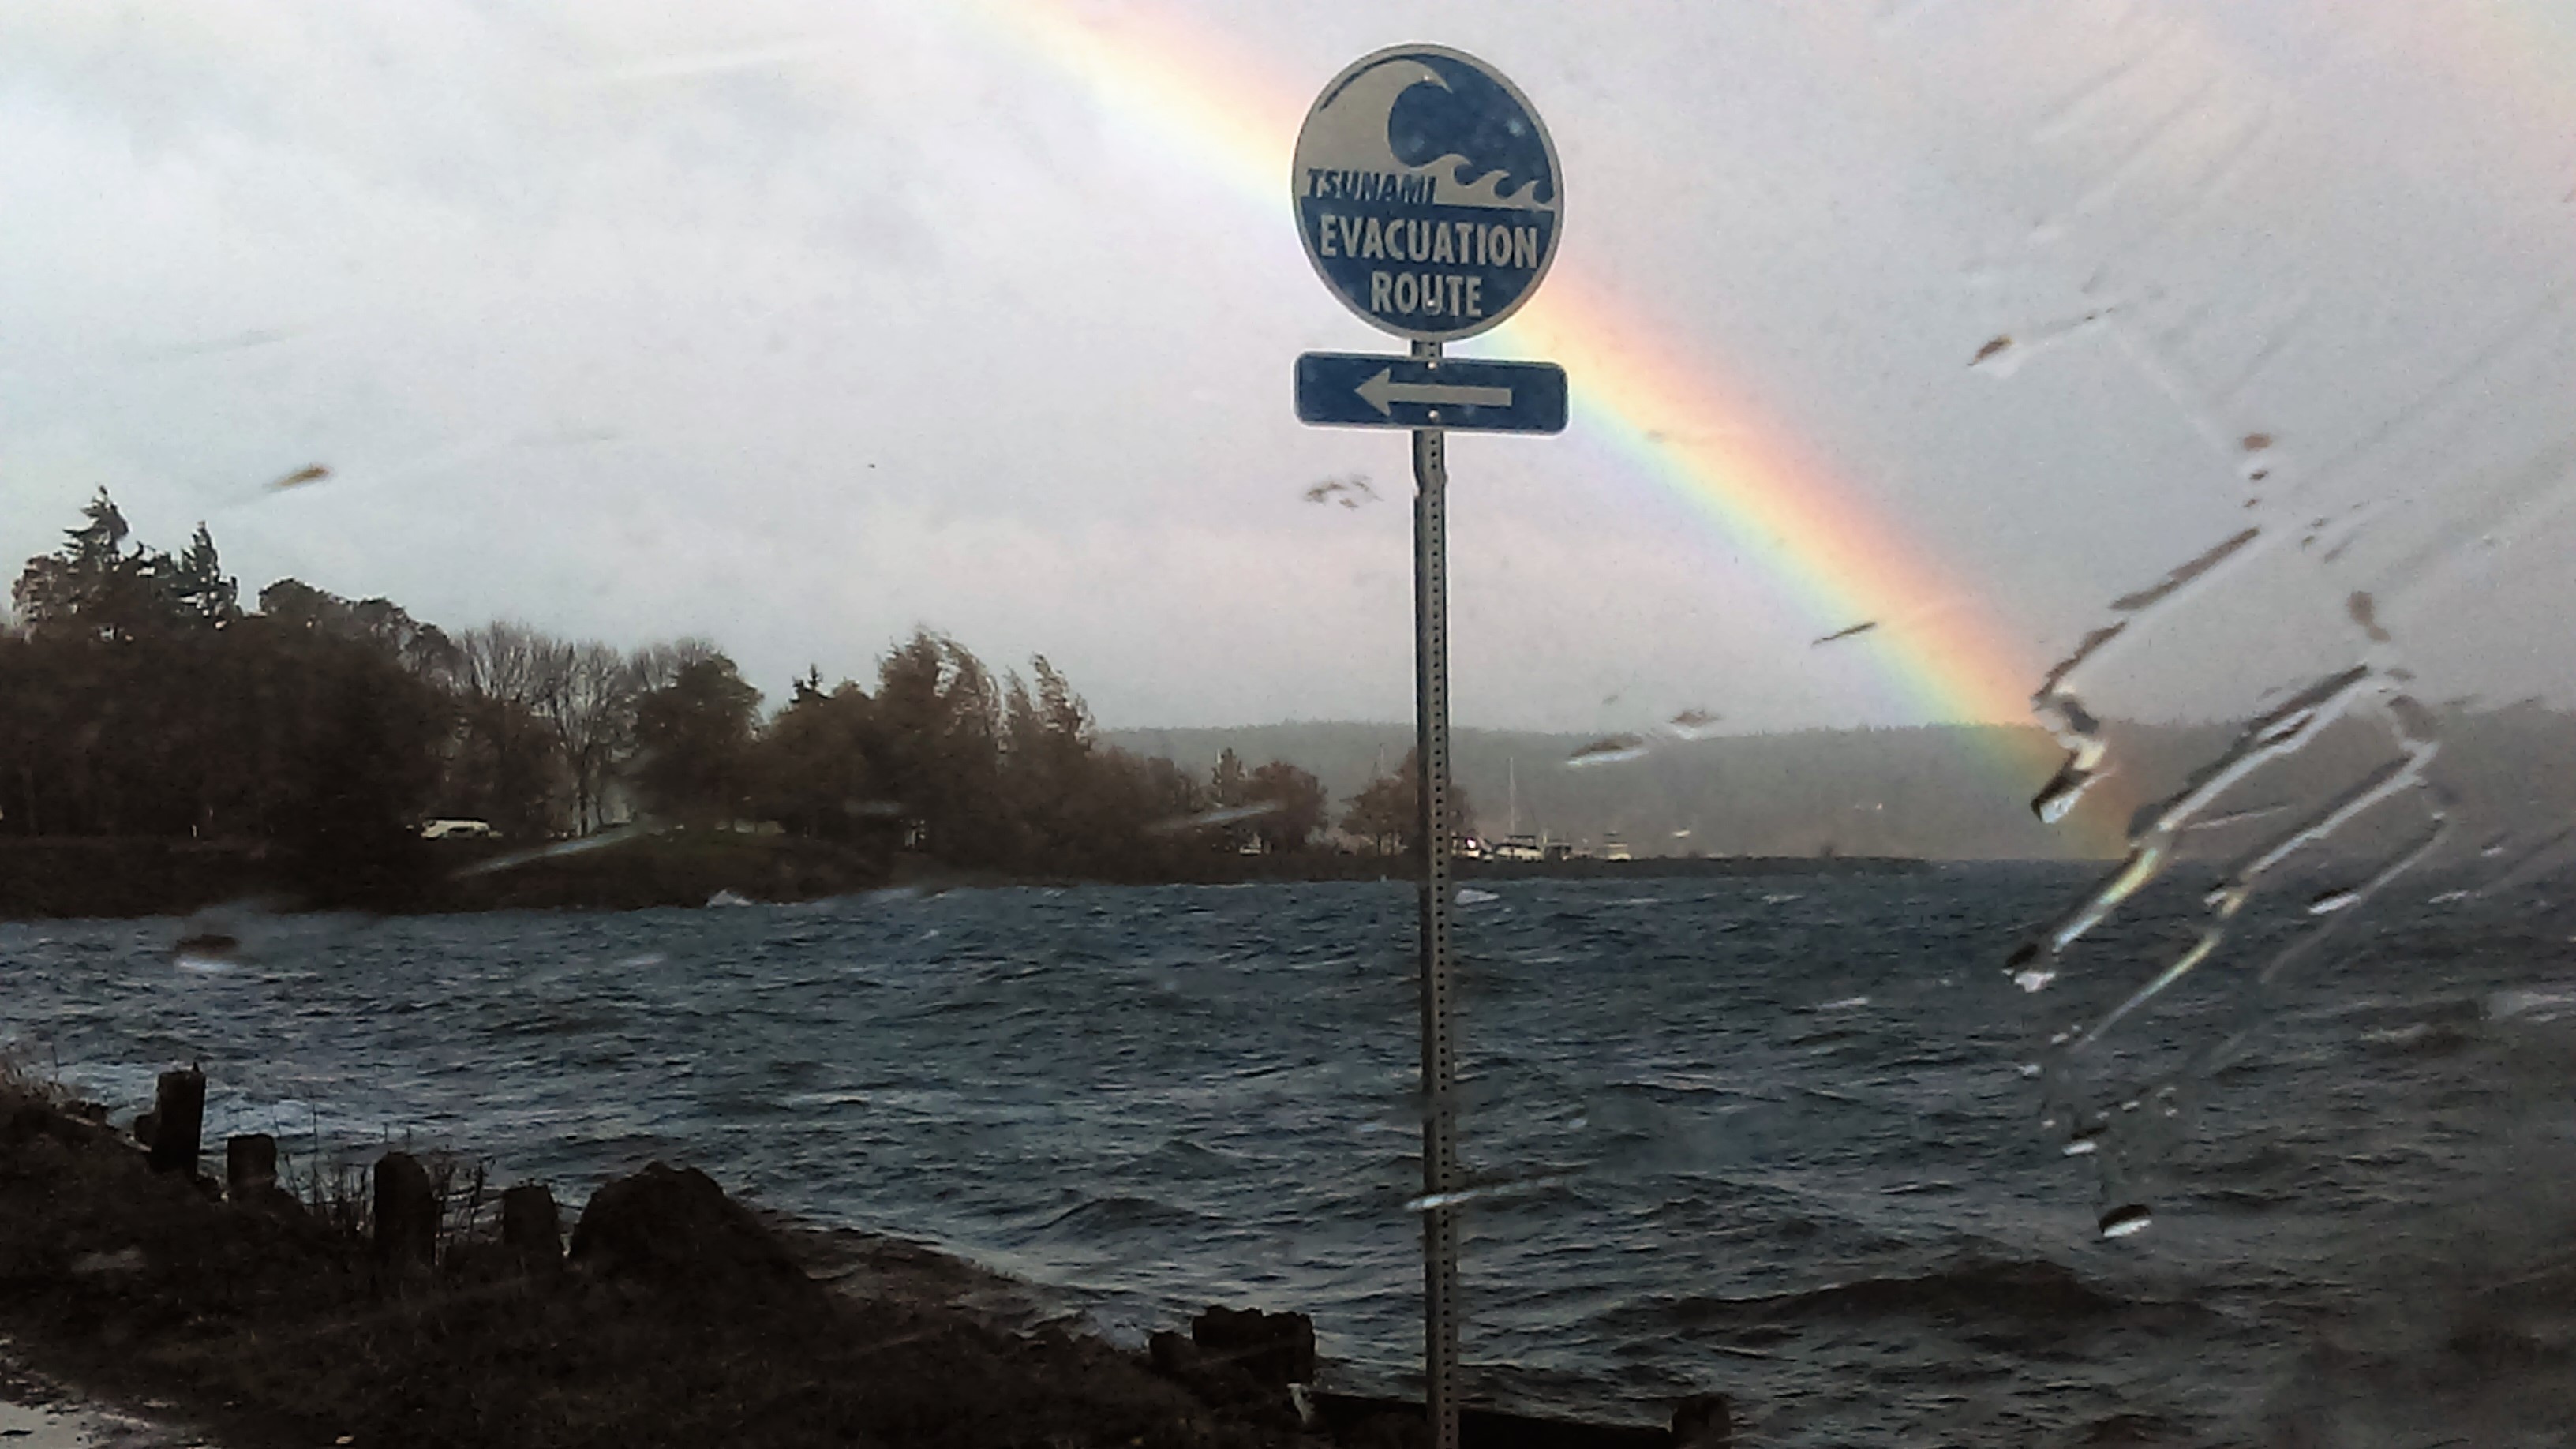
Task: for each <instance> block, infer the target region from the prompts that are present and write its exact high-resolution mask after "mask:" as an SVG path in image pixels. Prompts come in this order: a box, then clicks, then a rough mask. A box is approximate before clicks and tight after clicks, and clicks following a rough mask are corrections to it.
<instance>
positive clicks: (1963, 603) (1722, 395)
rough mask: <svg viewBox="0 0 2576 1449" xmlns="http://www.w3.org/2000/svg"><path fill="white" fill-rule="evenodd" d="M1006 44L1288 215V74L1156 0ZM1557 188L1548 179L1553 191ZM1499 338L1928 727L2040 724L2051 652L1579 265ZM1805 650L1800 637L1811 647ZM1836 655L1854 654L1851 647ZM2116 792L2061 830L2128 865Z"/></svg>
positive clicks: (2054, 758) (1008, 33) (1292, 119)
mask: <svg viewBox="0 0 2576 1449" xmlns="http://www.w3.org/2000/svg"><path fill="white" fill-rule="evenodd" d="M979 13H980V14H981V15H982V16H983V17H984V19H985V20H986V23H987V24H988V25H989V26H990V28H991V29H992V31H993V33H995V34H997V35H999V36H1000V37H1002V38H1003V39H1005V40H1007V41H1008V42H1010V43H1011V44H1013V45H1014V46H1015V47H1018V48H1020V49H1022V50H1023V51H1025V52H1026V53H1028V54H1030V55H1032V56H1034V57H1036V58H1038V59H1039V60H1041V61H1042V62H1043V63H1045V64H1046V65H1048V66H1049V67H1051V68H1053V69H1055V70H1057V71H1060V72H1061V73H1063V74H1065V75H1066V76H1068V77H1070V78H1071V79H1072V80H1074V81H1075V82H1077V83H1078V84H1080V85H1081V86H1083V87H1084V89H1085V90H1086V91H1088V92H1089V93H1090V95H1091V96H1092V97H1093V99H1094V100H1095V101H1096V102H1097V103H1098V104H1100V105H1101V106H1103V107H1104V108H1106V109H1108V110H1111V111H1113V112H1116V113H1119V114H1124V115H1128V116H1132V117H1134V118H1135V119H1136V120H1137V121H1139V122H1140V123H1142V124H1145V125H1147V126H1150V127H1152V128H1153V130H1154V131H1155V133H1156V134H1157V135H1158V136H1159V137H1161V138H1162V139H1163V140H1164V142H1165V143H1166V144H1167V145H1168V146H1169V147H1170V148H1171V149H1172V150H1173V151H1174V153H1176V154H1178V155H1182V156H1186V157H1189V158H1190V159H1191V160H1193V161H1194V162H1196V163H1197V164H1199V165H1201V166H1202V167H1203V168H1204V169H1205V170H1206V171H1207V173H1208V174H1209V175H1210V177H1211V178H1212V179H1214V180H1216V181H1218V182H1220V183H1221V184H1223V185H1225V186H1226V187H1228V188H1229V189H1231V190H1234V191H1236V192H1238V193H1240V194H1241V195H1242V196H1243V198H1244V199H1245V200H1246V201H1247V202H1248V203H1250V204H1252V205H1254V206H1257V207H1259V208H1261V209H1263V210H1265V211H1272V212H1276V211H1278V210H1280V209H1281V207H1280V203H1281V200H1282V197H1283V194H1284V192H1285V189H1286V187H1285V179H1286V178H1287V176H1288V172H1289V164H1290V156H1291V154H1292V153H1293V150H1294V145H1295V140H1296V136H1297V130H1298V126H1299V124H1300V122H1301V121H1302V120H1303V118H1304V115H1305V112H1306V109H1307V107H1306V103H1305V101H1304V100H1303V99H1301V97H1300V94H1299V92H1298V90H1297V89H1296V87H1295V86H1294V85H1292V84H1291V83H1290V82H1289V81H1288V80H1287V79H1286V78H1284V77H1281V76H1279V75H1276V74H1274V73H1272V72H1271V71H1270V70H1268V69H1266V68H1265V67H1263V66H1262V65H1259V64H1256V63H1255V61H1254V59H1253V58H1252V57H1251V56H1249V55H1248V54H1246V53H1245V52H1243V51H1241V50H1240V49H1238V48H1235V47H1233V46H1231V45H1229V44H1227V43H1225V42H1223V41H1222V40H1221V39H1220V38H1219V37H1217V36H1216V35H1215V34H1213V33H1212V32H1211V31H1209V30H1208V29H1206V28H1205V27H1203V26H1199V25H1196V24H1192V23H1188V22H1184V21H1183V20H1182V19H1180V18H1179V17H1176V16H1171V15H1168V14H1164V13H1158V12H1153V11H1149V10H1147V9H1145V8H1144V7H1128V8H1124V9H1122V10H1120V11H1119V12H1117V14H1116V16H1115V18H1114V19H1111V18H1107V17H1105V16H1101V15H1100V14H1099V13H1098V12H1091V13H1088V14H1084V15H1077V14H1076V13H1075V12H1074V10H1073V8H1072V7H1071V6H1069V5H1066V4H1063V3H1061V0H988V3H987V4H986V5H985V6H983V7H981V9H980V12H979ZM1552 180H1553V178H1551V181H1552ZM1489 335H1491V336H1494V337H1497V338H1501V339H1504V340H1505V345H1504V348H1503V349H1502V355H1506V356H1525V357H1533V358H1545V359H1547V360H1549V361H1552V362H1556V363H1559V364H1561V365H1562V366H1563V367H1564V368H1565V369H1566V371H1567V373H1568V374H1569V376H1570V380H1571V385H1572V389H1573V398H1572V404H1573V411H1574V415H1575V418H1576V420H1577V423H1578V425H1579V426H1580V428H1581V430H1582V431H1583V432H1586V433H1590V434H1593V435H1596V436H1598V437H1601V438H1604V439H1606V440H1607V441H1608V443H1609V445H1610V447H1611V448H1612V449H1613V450H1614V451H1615V452H1616V453H1618V454H1619V455H1620V456H1621V457H1623V458H1624V459H1626V460H1627V461H1628V462H1629V464H1630V465H1631V467H1632V468H1633V469H1634V472H1635V475H1636V476H1638V477H1641V478H1644V479H1647V480H1650V481H1651V482H1653V483H1654V484H1656V485H1657V486H1658V488H1659V489H1661V490H1662V491H1663V492H1665V493H1666V494H1667V495H1669V496H1672V497H1675V498H1678V499H1679V500H1681V501H1682V502H1683V503H1684V504H1685V505H1686V506H1687V507H1688V508H1689V509H1690V510H1691V511H1692V512H1694V513H1696V514H1698V515H1699V516H1701V517H1703V518H1705V519H1707V520H1708V521H1709V522H1710V523H1711V524H1712V525H1713V526H1714V527H1715V528H1716V529H1717V530H1718V532H1719V533H1720V534H1721V535H1723V537H1724V538H1725V539H1726V540H1727V542H1728V543H1730V544H1731V545H1732V546H1733V547H1734V549H1735V550H1737V551H1738V552H1739V553H1740V554H1741V556H1743V557H1745V558H1747V559H1750V560H1753V561H1754V562H1755V563H1756V564H1757V565H1758V566H1759V567H1760V568H1761V570H1762V572H1763V573H1764V574H1765V575H1766V576H1767V577H1768V578H1769V580H1770V581H1771V583H1772V584H1773V585H1774V586H1775V587H1777V588H1779V589H1780V590H1782V591H1784V592H1785V593H1787V594H1789V595H1790V596H1791V597H1793V598H1795V599H1796V600H1797V601H1798V602H1799V604H1800V605H1801V607H1802V608H1803V609H1804V610H1805V611H1806V612H1807V613H1808V614H1809V616H1810V617H1811V618H1812V619H1813V621H1814V623H1815V625H1816V632H1817V633H1825V632H1829V631H1832V630H1839V629H1844V628H1847V627H1849V626H1850V625H1851V624H1853V623H1854V622H1855V621H1860V620H1874V621H1877V622H1878V623H1879V627H1878V628H1876V629H1873V630H1871V631H1870V633H1869V634H1868V636H1867V637H1868V639H1869V640H1870V641H1873V642H1871V643H1869V644H1865V645H1859V646H1853V647H1862V648H1867V649H1868V650H1869V651H1870V657H1871V658H1872V659H1874V660H1875V661H1876V662H1877V663H1878V665H1879V667H1880V669H1881V671H1882V673H1883V676H1884V678H1885V679H1886V680H1887V681H1888V683H1889V685H1890V687H1891V688H1892V689H1893V690H1894V691H1895V693H1896V694H1897V695H1898V696H1899V697H1900V698H1902V699H1903V700H1904V701H1905V702H1906V704H1907V705H1908V707H1909V708H1910V709H1911V710H1912V711H1913V712H1914V713H1915V714H1916V715H1917V716H1918V717H1919V718H1920V719H1922V720H1923V721H1924V722H1926V723H1963V724H2012V725H2029V724H2031V723H2032V715H2031V710H2030V692H2031V688H2032V686H2033V684H2034V683H2035V682H2036V681H2037V680H2038V678H2039V676H2040V672H2041V668H2042V666H2043V663H2044V661H2042V660H2041V659H2039V658H2038V657H2036V655H2035V653H2034V652H2033V651H2032V650H2030V649H2028V648H2026V647H2024V646H2022V645H2020V644H2018V643H2017V642H2015V641H2014V640H2012V639H2011V638H2010V637H2009V636H2008V635H2007V634H2006V633H2005V632H2004V631H2003V630H2002V629H2001V628H2000V627H1998V626H1997V625H1996V624H1995V623H1994V621H1993V620H1992V618H1991V617H1990V615H1989V614H1988V612H1987V611H1986V609H1984V608H1983V607H1981V606H1980V604H1979V602H1978V596H1977V593H1976V591H1975V590H1973V589H1970V588H1966V587H1963V586H1962V585H1961V583H1960V582H1959V581H1958V580H1955V579H1953V578H1951V577H1948V576H1947V575H1946V574H1945V572H1944V570H1943V569H1942V568H1941V567H1940V565H1939V563H1938V561H1937V560H1935V559H1932V558H1930V557H1927V556H1925V555H1924V553H1923V552H1922V551H1921V550H1920V549H1919V548H1917V547H1915V546H1914V545H1913V544H1912V542H1911V541H1909V540H1907V539H1906V538H1904V537H1903V536H1902V535H1901V533H1900V532H1899V525H1898V524H1897V523H1895V522H1894V521H1892V520H1890V519H1889V518H1887V517H1886V516H1884V513H1883V510H1881V509H1880V508H1879V507H1878V506H1877V505H1875V504H1874V503H1873V502H1872V501H1871V500H1870V499H1869V498H1867V496H1866V495H1863V494H1860V493H1858V492H1857V491H1855V490H1853V489H1852V488H1850V487H1849V486H1848V485H1847V484H1845V483H1843V482H1842V481H1841V480H1840V479H1838V478H1836V477H1834V476H1833V474H1832V473H1831V471H1830V470H1828V469H1827V468H1826V467H1825V466H1823V465H1822V463H1820V462H1819V461H1818V460H1817V459H1815V458H1813V457H1811V456H1808V455H1807V454H1806V453H1805V452H1804V450H1802V449H1800V448H1798V447H1797V446H1795V445H1794V444H1792V443H1791V442H1789V441H1788V440H1787V439H1785V438H1783V437H1781V436H1779V434H1778V430H1777V429H1776V428H1775V427H1773V426H1771V425H1769V424H1768V422H1767V420H1765V419H1764V418H1763V417H1762V416H1761V414H1760V412H1759V410H1758V409H1757V408H1755V407H1754V406H1753V405H1751V404H1750V403H1749V402H1747V401H1746V400H1745V398H1744V397H1743V396H1742V395H1741V393H1740V391H1739V390H1738V389H1736V388H1734V387H1731V386H1729V385H1727V384H1726V383H1724V382H1723V381H1722V379H1721V375H1720V374H1719V372H1718V371H1717V369H1716V368H1715V367H1714V366H1712V365H1711V363H1710V362H1709V361H1708V360H1707V359H1705V358H1700V357H1697V356H1694V355H1693V354H1692V353H1691V351H1690V350H1689V349H1688V348H1686V347H1685V346H1684V345H1682V344H1681V343H1680V342H1679V341H1678V340H1676V339H1673V338H1670V337H1668V336H1665V335H1662V330H1660V329H1657V328H1656V327H1654V326H1652V325H1650V324H1648V323H1646V322H1644V321H1642V320H1640V319H1639V318H1638V317H1637V316H1636V315H1634V313H1633V312H1632V311H1631V310H1630V309H1629V308H1628V307H1626V306H1624V305H1623V304H1622V303H1621V302H1620V301H1619V300H1618V299H1616V298H1615V297H1614V296H1612V295H1611V294H1610V293H1609V292H1607V291H1606V290H1604V289H1603V288H1602V287H1601V286H1600V285H1599V284H1598V283H1597V282H1595V281H1593V280H1592V279H1591V278H1589V277H1587V276H1585V275H1584V274H1583V273H1582V270H1581V267H1580V263H1579V261H1578V260H1576V259H1572V258H1569V259H1568V260H1567V263H1566V264H1565V265H1563V266H1560V267H1558V268H1556V269H1555V270H1554V271H1553V272H1552V273H1551V274H1550V276H1549V279H1548V282H1547V285H1546V287H1545V288H1544V289H1542V291H1541V292H1540V294H1539V296H1538V297H1537V299H1536V300H1534V301H1533V302H1531V303H1530V305H1529V306H1528V307H1527V308H1526V309H1524V310H1523V311H1522V312H1520V313H1519V314H1518V315H1517V316H1515V317H1514V318H1512V320H1510V321H1509V322H1506V323H1505V324H1503V326H1502V327H1500V328H1498V329H1497V330H1496V331H1495V332H1493V333H1491V334H1489ZM1802 642H1803V641H1802ZM1838 647H1842V646H1838ZM1977 738H1978V739H1979V740H1980V741H1981V742H1982V743H1981V744H1980V745H1979V746H1978V748H1979V749H1980V750H1982V751H1983V752H1984V753H1985V755H1986V756H1987V757H1988V759H1989V760H1990V762H1991V767H1992V768H1994V769H1996V770H1997V771H1998V773H2000V774H2001V775H2003V776H2004V777H2005V778H2006V779H2008V780H2009V781H2010V782H2011V788H2013V789H2015V790H2016V791H2018V792H2020V793H2023V794H2027V793H2029V792H2030V791H2032V790H2035V789H2037V788H2038V786H2039V784H2040V783H2041V782H2042V781H2044V780H2045V779H2047V777H2048V776H2049V774H2050V772H2051V771H2053V770H2054V769H2055V768H2056V766H2057V764H2058V763H2059V758H2060V754H2061V752H2060V751H2059V750H2057V749H2056V748H2055V746H2054V745H2052V744H2050V743H2049V742H2048V741H2047V739H2046V737H2044V736H2042V735H2040V734H2039V733H2038V732H2037V731H2035V730H2014V731H2010V732H2006V731H2002V730H1993V731H1987V732H1984V733H1982V734H1981V735H1979V736H1977ZM2118 790H2119V782H2117V781H2112V782H2106V786H2105V788H2103V789H2102V790H2099V791H2097V792H2095V793H2093V794H2091V795H2088V796H2087V797H2086V798H2085V800H2084V802H2083V803H2082V804H2081V805H2079V806H2078V807H2077V808H2076V809H2075V810H2074V811H2073V812H2072V813H2071V814H2070V815H2068V816H2067V817H2066V819H2065V821H2064V822H2063V824H2062V827H2061V828H2063V829H2065V830H2066V831H2068V832H2070V835H2071V841H2070V843H2071V844H2073V845H2074V846H2075V847H2076V848H2077V849H2080V850H2084V851H2087V852H2090V853H2095V854H2102V855H2116V854H2118V853H2119V852H2120V851H2121V850H2122V849H2123V848H2125V843H2126V838H2127V835H2126V827H2127V823H2128V814H2129V811H2130V809H2131V808H2132V806H2133V805H2134V804H2135V801H2134V800H2133V799H2131V798H2128V797H2125V796H2123V795H2121V794H2119V793H2117V791H2118Z"/></svg>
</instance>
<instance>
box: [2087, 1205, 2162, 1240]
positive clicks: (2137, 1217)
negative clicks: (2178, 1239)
mask: <svg viewBox="0 0 2576 1449" xmlns="http://www.w3.org/2000/svg"><path fill="white" fill-rule="evenodd" d="M2155 1220H2156V1215H2155V1213H2154V1211H2153V1210H2151V1209H2149V1208H2148V1206H2147V1205H2146V1204H2145V1203H2142V1202H2133V1203H2127V1204H2124V1205H2122V1206H2120V1207H2115V1208H2113V1209H2111V1210H2110V1211H2109V1212H2106V1213H2104V1214H2102V1221H2101V1227H2102V1236H2104V1237H2106V1238H2125V1237H2128V1236H2129V1235H2130V1234H2132V1233H2141V1232H2144V1231H2146V1229H2147V1225H2148V1224H2150V1223H2153V1222H2154V1221H2155Z"/></svg>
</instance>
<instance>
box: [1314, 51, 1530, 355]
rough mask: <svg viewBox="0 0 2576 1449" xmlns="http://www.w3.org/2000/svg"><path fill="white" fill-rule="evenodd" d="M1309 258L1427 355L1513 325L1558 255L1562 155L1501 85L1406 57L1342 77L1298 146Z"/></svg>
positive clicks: (1347, 296)
mask: <svg viewBox="0 0 2576 1449" xmlns="http://www.w3.org/2000/svg"><path fill="white" fill-rule="evenodd" d="M1296 167H1297V169H1296V176H1295V177H1294V179H1293V182H1294V194H1295V196H1296V200H1297V230H1298V234H1299V235H1300V236H1302V237H1303V238H1304V239H1305V242H1306V258H1307V260H1309V261H1311V262H1313V263H1314V264H1315V271H1316V272H1317V274H1319V275H1320V276H1322V277H1323V279H1324V282H1325V284H1326V285H1327V286H1330V287H1331V288H1332V289H1333V292H1334V294H1335V295H1336V296H1339V297H1340V298H1341V299H1342V301H1343V302H1344V303H1345V304H1346V305H1348V306H1349V307H1350V309H1351V310H1352V311H1354V312H1357V313H1359V314H1360V315H1361V316H1362V317H1365V318H1367V319H1368V320H1369V321H1370V322H1372V323H1375V324H1376V325H1377V326H1379V327H1382V328H1384V329H1386V330H1387V331H1389V332H1392V333H1395V334H1396V335H1397V336H1399V337H1411V338H1415V339H1417V340H1420V341H1425V342H1445V341H1450V340H1453V339H1456V338H1460V337H1472V336H1474V335H1476V334H1477V333H1479V332H1482V331H1484V330H1485V329H1487V328H1489V327H1492V326H1494V325H1496V324H1497V323H1499V322H1501V321H1502V320H1503V319H1504V318H1506V317H1508V316H1510V315H1511V314H1512V313H1513V312H1514V311H1515V310H1517V309H1518V308H1519V307H1520V305H1521V304H1522V303H1523V302H1526V301H1528V300H1529V295H1530V293H1531V292H1533V291H1535V290H1537V288H1538V281H1539V278H1541V277H1543V276H1545V275H1547V264H1548V263H1549V262H1550V261H1551V260H1553V259H1554V258H1555V256H1556V234H1557V223H1558V219H1559V217H1560V216H1561V215H1562V210H1563V201H1562V197H1561V188H1560V185H1559V182H1558V179H1557V175H1558V173H1557V166H1556V145H1555V143H1554V142H1552V141H1550V140H1549V139H1548V136H1547V128H1546V127H1545V126H1543V125H1540V124H1539V119H1538V112H1536V111H1534V110H1532V109H1530V104H1529V102H1528V100H1526V99H1525V98H1524V97H1523V96H1522V95H1521V93H1520V91H1519V90H1518V89H1517V88H1516V87H1514V86H1513V85H1512V83H1511V82H1510V81H1508V80H1505V79H1503V77H1502V74H1501V72H1499V71H1497V70H1495V69H1494V68H1493V67H1492V66H1489V65H1487V64H1485V63H1484V62H1483V61H1480V60H1478V59H1476V58H1475V57H1474V56H1471V55H1465V54H1462V53H1460V52H1458V51H1455V50H1450V49H1448V48H1446V47H1444V46H1437V45H1399V46H1396V47H1394V48H1392V49H1388V50H1381V51H1379V52H1378V53H1376V54H1375V55H1372V56H1369V57H1367V58H1366V59H1364V60H1361V61H1360V62H1358V63H1357V64H1355V65H1353V66H1352V67H1351V68H1350V69H1348V70H1346V71H1343V72H1342V73H1341V74H1340V75H1338V76H1335V77H1334V78H1333V83H1332V84H1331V85H1329V86H1326V87H1325V88H1324V94H1323V96H1322V97H1321V98H1319V99H1318V100H1317V101H1316V102H1315V108H1314V109H1313V110H1311V111H1309V112H1307V113H1306V125H1305V128H1304V129H1303V130H1301V131H1299V132H1298V133H1297V163H1296Z"/></svg>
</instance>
